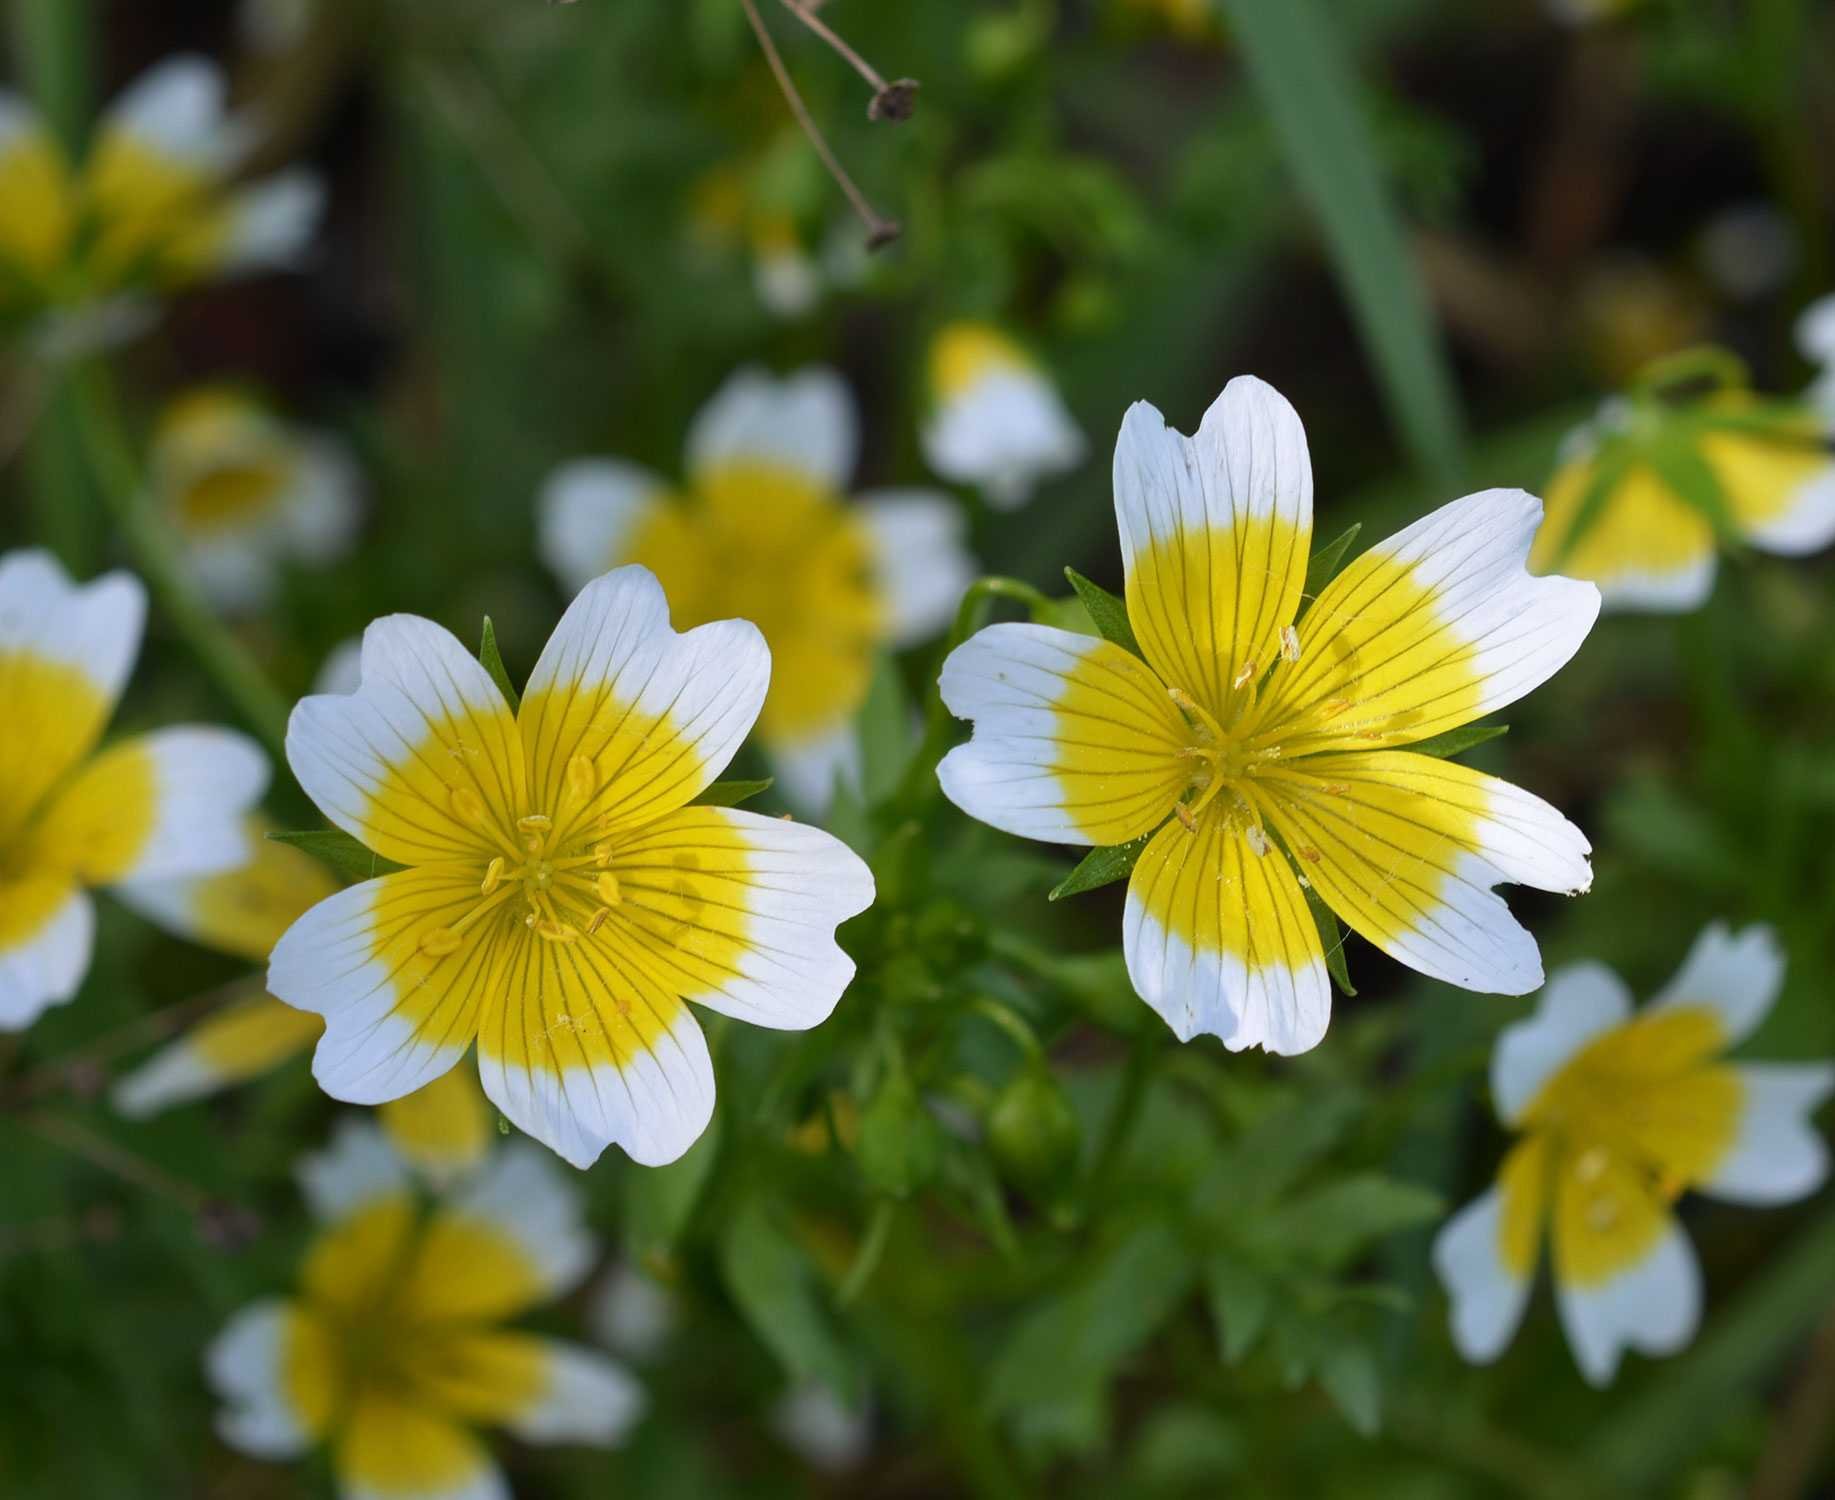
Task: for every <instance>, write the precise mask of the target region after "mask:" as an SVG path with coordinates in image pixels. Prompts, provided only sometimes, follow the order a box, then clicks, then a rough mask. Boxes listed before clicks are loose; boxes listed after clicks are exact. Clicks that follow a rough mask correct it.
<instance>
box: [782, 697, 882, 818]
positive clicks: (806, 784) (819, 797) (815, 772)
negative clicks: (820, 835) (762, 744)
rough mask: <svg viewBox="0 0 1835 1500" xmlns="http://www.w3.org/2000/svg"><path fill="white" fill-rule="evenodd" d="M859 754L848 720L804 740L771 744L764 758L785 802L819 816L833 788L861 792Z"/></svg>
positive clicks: (854, 731)
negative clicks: (843, 787) (768, 763)
mask: <svg viewBox="0 0 1835 1500" xmlns="http://www.w3.org/2000/svg"><path fill="white" fill-rule="evenodd" d="M861 753H862V752H861V748H860V731H859V730H858V729H857V728H856V727H855V726H854V721H853V720H852V719H847V720H844V721H843V722H842V723H840V724H837V725H836V726H835V727H834V728H833V729H829V730H825V731H823V732H822V733H820V734H815V735H811V736H809V737H808V738H805V739H797V740H792V741H789V742H782V741H780V742H776V743H773V744H772V745H770V746H769V747H768V748H767V749H766V751H765V756H766V759H768V760H769V761H770V763H771V774H772V776H773V777H774V778H775V779H776V781H777V790H778V792H779V793H780V794H781V795H782V797H783V799H784V801H786V802H788V803H789V804H790V805H791V806H792V807H794V808H796V809H797V810H798V811H800V812H806V813H809V814H811V815H820V814H822V813H824V812H826V811H827V810H828V805H829V803H830V802H832V801H833V800H834V796H835V788H836V787H838V786H845V787H847V788H849V789H851V790H854V791H858V790H859V789H860V778H861V774H862V765H861Z"/></svg>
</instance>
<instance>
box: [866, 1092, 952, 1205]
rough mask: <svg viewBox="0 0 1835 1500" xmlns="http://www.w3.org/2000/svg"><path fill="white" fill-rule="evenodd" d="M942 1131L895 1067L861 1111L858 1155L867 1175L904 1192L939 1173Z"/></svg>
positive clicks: (897, 1194) (886, 1189)
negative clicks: (895, 1070) (896, 1071)
mask: <svg viewBox="0 0 1835 1500" xmlns="http://www.w3.org/2000/svg"><path fill="white" fill-rule="evenodd" d="M942 1154H943V1142H942V1132H941V1130H940V1129H939V1127H938V1125H937V1122H936V1121H935V1120H934V1119H933V1118H932V1117H931V1114H930V1111H929V1110H928V1109H927V1108H925V1106H924V1101H923V1099H922V1098H921V1097H920V1096H919V1094H918V1091H917V1089H916V1088H915V1087H914V1086H913V1084H912V1082H911V1079H910V1077H909V1076H908V1075H906V1074H904V1073H893V1074H890V1075H888V1076H887V1078H886V1081H885V1082H884V1083H882V1084H881V1085H880V1087H879V1092H878V1093H876V1094H874V1096H873V1098H872V1101H871V1102H870V1103H869V1104H868V1105H867V1107H866V1108H865V1109H864V1110H863V1111H861V1115H860V1144H859V1146H858V1147H857V1148H856V1152H855V1155H856V1157H857V1158H858V1160H859V1162H860V1171H861V1175H862V1176H864V1177H865V1178H866V1179H867V1181H868V1182H870V1183H872V1185H873V1186H874V1187H876V1188H878V1189H879V1191H880V1192H882V1193H889V1194H891V1195H892V1196H893V1197H894V1198H904V1197H907V1196H909V1195H910V1194H911V1193H912V1192H913V1191H915V1190H916V1189H918V1188H921V1187H923V1186H924V1185H925V1184H926V1183H928V1182H929V1181H930V1179H931V1178H933V1177H934V1176H936V1173H937V1166H938V1162H939V1160H940V1159H941V1157H942Z"/></svg>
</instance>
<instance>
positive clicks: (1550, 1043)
mask: <svg viewBox="0 0 1835 1500" xmlns="http://www.w3.org/2000/svg"><path fill="white" fill-rule="evenodd" d="M1630 1019H1631V992H1630V991H1629V990H1627V989H1626V988H1625V982H1624V981H1623V980H1622V979H1620V978H1619V977H1618V975H1616V974H1614V973H1613V972H1612V971H1611V970H1610V969H1608V968H1607V967H1606V966H1605V965H1604V964H1598V963H1583V964H1570V965H1568V966H1567V967H1566V968H1562V969H1557V970H1555V972H1554V973H1553V974H1552V975H1550V976H1549V980H1548V985H1547V987H1546V988H1545V989H1544V990H1543V991H1542V996H1541V1003H1540V1004H1539V1005H1538V1006H1537V1007H1536V1012H1535V1014H1534V1015H1532V1016H1530V1017H1529V1018H1528V1019H1527V1020H1523V1021H1518V1022H1517V1023H1516V1024H1515V1025H1514V1026H1507V1027H1505V1028H1504V1030H1503V1032H1502V1033H1501V1034H1500V1035H1499V1037H1498V1039H1497V1046H1496V1047H1495V1048H1494V1049H1492V1052H1491V1100H1492V1103H1493V1104H1494V1105H1495V1106H1496V1109H1497V1117H1498V1119H1500V1120H1501V1121H1503V1123H1504V1124H1506V1125H1514V1124H1516V1123H1517V1122H1518V1121H1519V1120H1521V1119H1522V1117H1523V1111H1524V1110H1526V1109H1527V1108H1528V1107H1529V1105H1530V1103H1531V1101H1533V1100H1534V1099H1535V1097H1536V1095H1537V1094H1539V1093H1540V1092H1541V1091H1542V1085H1543V1084H1545V1083H1547V1082H1548V1080H1549V1079H1550V1078H1552V1077H1553V1076H1554V1075H1555V1074H1556V1073H1558V1072H1559V1071H1560V1070H1561V1068H1562V1067H1563V1066H1564V1065H1565V1064H1566V1063H1567V1062H1568V1061H1569V1060H1570V1059H1572V1058H1573V1057H1575V1056H1577V1055H1578V1054H1579V1053H1580V1052H1581V1051H1582V1049H1584V1048H1585V1047H1586V1045H1587V1043H1589V1042H1591V1041H1592V1040H1593V1039H1594V1038H1595V1037H1598V1036H1602V1035H1604V1034H1605V1033H1606V1032H1608V1031H1613V1030H1616V1029H1617V1028H1618V1027H1620V1026H1623V1025H1624V1024H1625V1023H1626V1022H1627V1021H1629V1020H1630Z"/></svg>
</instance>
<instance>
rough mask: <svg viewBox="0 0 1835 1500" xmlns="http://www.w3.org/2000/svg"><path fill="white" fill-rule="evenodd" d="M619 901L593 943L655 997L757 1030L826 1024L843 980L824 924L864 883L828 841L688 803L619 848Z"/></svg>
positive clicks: (867, 887)
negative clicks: (660, 994) (647, 980)
mask: <svg viewBox="0 0 1835 1500" xmlns="http://www.w3.org/2000/svg"><path fill="white" fill-rule="evenodd" d="M610 869H611V871H612V873H613V875H614V876H615V878H616V879H617V881H618V886H619V889H620V892H621V895H622V900H621V902H620V904H619V905H618V906H616V907H614V908H613V909H612V912H611V915H610V919H609V920H608V921H607V922H606V923H605V925H604V926H603V927H602V928H601V929H600V931H599V933H598V934H596V936H597V937H599V938H600V939H602V940H603V941H604V942H605V943H606V944H607V945H609V946H611V947H614V948H616V949H617V950H618V959H619V961H620V962H621V963H623V964H626V965H629V966H630V967H631V968H634V969H637V968H641V969H643V970H644V971H645V972H646V973H647V974H648V975H649V976H650V977H652V978H653V979H654V981H655V983H656V984H657V986H658V987H659V988H661V989H663V990H665V991H668V992H672V993H674V994H676V995H680V996H681V997H683V998H684V999H688V1000H692V1001H694V1002H695V1003H696V1004H698V1005H705V1006H707V1007H708V1009H710V1010H716V1011H719V1012H720V1013H721V1014H723V1015H729V1016H732V1017H734V1018H735V1019H737V1020H741V1021H749V1022H751V1023H752V1024H753V1025H756V1026H770V1027H775V1028H780V1029H785V1030H791V1031H802V1030H806V1029H807V1028H809V1027H811V1026H816V1025H820V1024H821V1023H822V1022H823V1021H825V1020H827V1019H828V1016H829V1014H830V1012H832V1011H833V1010H834V1008H835V1005H836V1003H837V1002H838V1001H839V1000H840V998H841V995H842V992H843V991H844V990H846V988H847V986H848V982H849V981H850V980H851V979H852V978H853V977H854V961H853V960H852V959H851V958H849V957H848V956H847V954H845V953H844V952H842V951H841V948H840V946H839V945H838V944H837V943H836V942H835V928H836V927H837V926H838V925H839V924H840V923H842V922H844V921H846V920H847V919H848V918H849V917H851V916H854V915H856V914H857V913H859V912H862V911H865V910H866V909H867V907H868V906H870V905H872V902H873V876H872V873H871V872H870V871H869V870H868V869H867V867H866V865H865V863H864V862H863V861H862V860H861V859H860V857H859V856H858V855H856V854H855V853H854V852H853V851H852V850H851V849H849V848H848V847H847V846H846V845H845V844H843V843H842V842H841V841H840V840H839V839H837V838H835V837H834V836H833V835H832V834H828V833H824V832H823V831H822V830H821V829H819V828H811V827H809V826H808V825H807V824H802V823H791V822H786V821H784V820H783V819H781V818H765V817H760V816H759V815H758V814H757V813H750V812H745V811H742V810H740V809H737V808H726V807H687V808H683V809H682V810H681V811H680V812H678V813H672V814H671V815H670V816H668V817H666V818H663V819H660V820H659V821H657V822H656V823H653V824H651V825H650V826H649V827H648V828H645V829H643V830H641V831H640V832H639V833H638V834H636V835H635V836H634V837H633V838H632V839H631V840H629V841H628V842H626V843H622V844H620V845H619V846H618V847H617V849H616V851H615V852H614V854H613V856H612V862H611V865H610Z"/></svg>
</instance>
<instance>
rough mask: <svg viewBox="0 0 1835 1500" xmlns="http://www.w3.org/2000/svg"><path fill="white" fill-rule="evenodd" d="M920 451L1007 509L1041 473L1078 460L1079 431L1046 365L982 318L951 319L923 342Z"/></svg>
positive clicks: (951, 476) (1081, 444)
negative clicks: (926, 378) (925, 415)
mask: <svg viewBox="0 0 1835 1500" xmlns="http://www.w3.org/2000/svg"><path fill="white" fill-rule="evenodd" d="M929 363H930V399H931V403H932V405H931V414H930V418H929V420H928V421H927V422H926V423H925V425H924V456H925V457H926V458H927V459H928V460H929V461H930V466H931V468H933V469H935V470H936V471H937V473H939V474H941V475H942V476H943V477H944V478H945V479H949V480H953V481H955V482H956V483H958V484H972V485H976V486H979V487H980V489H981V492H982V493H983V494H984V495H985V496H986V497H987V500H988V503H989V504H990V505H995V506H998V507H999V508H1000V509H1002V510H1010V509H1012V508H1013V507H1014V506H1017V505H1021V504H1023V503H1025V501H1027V500H1029V499H1030V498H1031V497H1032V490H1033V486H1034V485H1036V484H1037V483H1038V482H1039V481H1040V480H1041V479H1046V478H1049V477H1050V476H1052V475H1054V474H1061V473H1063V472H1064V471H1065V470H1067V469H1072V468H1075V467H1076V466H1077V465H1078V464H1079V463H1081V462H1082V461H1083V455H1084V451H1085V446H1086V445H1085V443H1084V441H1083V433H1082V432H1081V431H1080V430H1079V429H1078V427H1077V425H1076V423H1075V422H1073V421H1072V420H1071V416H1070V413H1069V412H1068V411H1067V410H1065V407H1064V403H1063V401H1062V400H1061V399H1060V398H1059V396H1058V393H1057V390H1056V388H1055V387H1053V385H1052V383H1051V382H1050V380H1048V379H1047V378H1046V376H1045V372H1044V371H1043V370H1041V369H1040V368H1039V366H1038V365H1037V363H1036V362H1034V361H1033V359H1032V358H1031V357H1030V356H1029V355H1027V354H1026V353H1025V351H1023V350H1022V349H1021V348H1020V347H1019V346H1018V345H1017V344H1015V343H1014V342H1013V341H1012V340H1011V339H1009V338H1007V337H1006V336H1005V335H1004V334H1002V333H1000V332H999V331H998V330H996V329H994V328H991V327H989V326H988V325H987V324H985V323H968V322H959V323H951V324H949V325H948V326H946V327H945V328H943V329H942V331H941V332H939V333H938V334H937V336H936V338H935V339H934V340H932V342H931V346H930V361H929Z"/></svg>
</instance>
